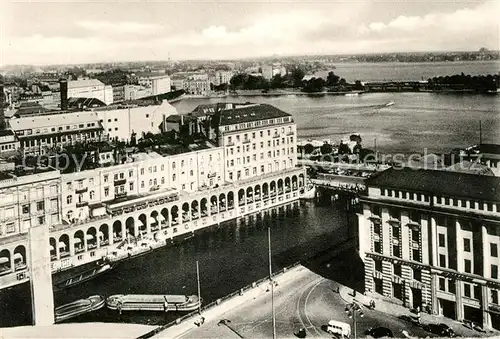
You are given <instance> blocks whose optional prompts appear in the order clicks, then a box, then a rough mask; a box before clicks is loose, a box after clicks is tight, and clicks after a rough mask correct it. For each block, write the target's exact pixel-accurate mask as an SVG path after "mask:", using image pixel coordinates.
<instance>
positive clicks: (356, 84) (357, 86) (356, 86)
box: [354, 80, 364, 91]
mask: <svg viewBox="0 0 500 339" xmlns="http://www.w3.org/2000/svg"><path fill="white" fill-rule="evenodd" d="M354 89H355V90H357V91H362V90H363V89H364V88H363V84H361V81H359V80H356V81H355V82H354Z"/></svg>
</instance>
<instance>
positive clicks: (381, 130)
mask: <svg viewBox="0 0 500 339" xmlns="http://www.w3.org/2000/svg"><path fill="white" fill-rule="evenodd" d="M247 101H250V102H255V103H265V104H270V105H273V106H276V107H278V108H280V109H282V110H283V111H285V112H287V113H290V114H292V115H293V118H294V120H295V122H296V123H297V129H298V136H299V138H302V139H318V140H325V139H331V140H333V141H335V142H338V141H339V140H340V139H341V138H343V137H346V136H348V135H349V134H352V133H360V134H361V137H362V139H363V145H364V147H367V148H374V143H375V139H376V143H377V149H378V150H379V151H382V152H403V153H410V152H414V151H416V152H424V149H427V150H428V152H448V151H450V150H452V149H453V148H457V147H466V146H469V145H471V144H476V143H478V142H479V122H480V121H481V123H482V137H483V142H487V143H500V95H472V94H436V93H369V94H362V95H359V96H356V97H347V96H336V95H315V96H306V95H290V96H251V97H249V96H236V97H227V98H218V99H187V100H181V101H179V102H177V103H174V106H175V107H176V108H177V111H178V112H179V113H188V112H190V111H192V110H193V109H194V108H195V107H196V106H198V105H200V104H208V103H215V102H247ZM389 101H394V102H395V104H394V105H393V106H389V107H385V104H386V103H387V102H389Z"/></svg>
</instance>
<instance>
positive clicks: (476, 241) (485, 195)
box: [359, 168, 500, 329]
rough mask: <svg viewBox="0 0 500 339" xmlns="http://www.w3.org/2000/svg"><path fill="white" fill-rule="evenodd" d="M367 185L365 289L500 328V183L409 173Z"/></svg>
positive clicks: (362, 231)
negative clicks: (499, 271) (499, 273)
mask: <svg viewBox="0 0 500 339" xmlns="http://www.w3.org/2000/svg"><path fill="white" fill-rule="evenodd" d="M366 186H367V188H368V193H367V195H366V196H363V197H362V198H361V199H360V200H361V205H362V213H361V214H359V253H360V256H361V258H362V259H363V262H364V264H365V290H366V291H368V293H378V294H380V295H383V296H385V297H387V298H390V299H391V300H393V301H394V302H397V303H400V304H403V305H405V306H407V307H421V308H422V309H423V310H428V311H431V312H433V313H435V314H441V315H444V316H447V317H451V318H454V319H458V320H463V319H466V320H470V321H474V322H477V323H479V324H482V325H483V326H485V327H486V328H491V327H493V328H496V329H500V302H499V291H500V280H499V275H498V269H499V266H500V259H499V258H500V257H499V247H500V178H498V177H493V176H480V175H473V174H464V173H455V172H449V171H436V170H423V169H418V170H417V169H410V168H404V169H400V170H398V169H389V170H386V171H384V172H381V173H379V174H378V175H376V176H374V177H372V178H370V179H368V180H367V181H366Z"/></svg>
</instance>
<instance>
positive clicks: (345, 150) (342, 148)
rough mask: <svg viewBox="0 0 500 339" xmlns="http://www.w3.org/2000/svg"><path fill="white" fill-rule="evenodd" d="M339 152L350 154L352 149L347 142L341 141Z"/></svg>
mask: <svg viewBox="0 0 500 339" xmlns="http://www.w3.org/2000/svg"><path fill="white" fill-rule="evenodd" d="M338 153H339V154H350V153H351V150H350V149H349V146H348V145H347V144H344V143H343V142H340V145H339V150H338Z"/></svg>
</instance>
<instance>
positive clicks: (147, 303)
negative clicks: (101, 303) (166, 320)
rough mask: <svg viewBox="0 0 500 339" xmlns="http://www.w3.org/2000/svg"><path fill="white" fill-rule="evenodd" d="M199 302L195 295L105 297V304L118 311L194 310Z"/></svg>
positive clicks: (123, 295) (119, 295)
mask: <svg viewBox="0 0 500 339" xmlns="http://www.w3.org/2000/svg"><path fill="white" fill-rule="evenodd" d="M200 303H201V299H200V298H199V297H198V296H197V295H191V296H185V295H162V294H158V295H156V294H117V295H112V296H110V297H108V298H107V299H106V306H107V307H108V308H109V309H112V310H118V311H120V312H121V311H162V312H168V311H177V312H186V311H193V310H196V309H197V308H198V307H199V306H200Z"/></svg>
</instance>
